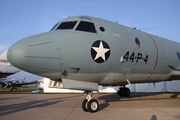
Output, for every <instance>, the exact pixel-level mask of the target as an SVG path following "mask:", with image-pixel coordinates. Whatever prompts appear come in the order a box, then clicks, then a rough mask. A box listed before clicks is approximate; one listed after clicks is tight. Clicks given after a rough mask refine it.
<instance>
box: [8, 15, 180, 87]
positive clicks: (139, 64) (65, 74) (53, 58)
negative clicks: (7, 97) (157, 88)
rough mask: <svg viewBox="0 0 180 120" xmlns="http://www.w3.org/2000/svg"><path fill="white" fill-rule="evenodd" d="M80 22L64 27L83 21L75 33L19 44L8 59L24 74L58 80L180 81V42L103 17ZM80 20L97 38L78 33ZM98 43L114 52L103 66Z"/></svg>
mask: <svg viewBox="0 0 180 120" xmlns="http://www.w3.org/2000/svg"><path fill="white" fill-rule="evenodd" d="M80 17H81V16H76V17H70V18H67V19H64V20H62V21H60V22H58V23H59V24H60V23H61V22H64V21H77V23H76V25H75V26H74V28H73V29H71V30H52V31H50V32H47V33H42V34H38V35H34V36H30V37H27V38H24V39H22V40H20V41H18V42H16V43H15V44H14V45H12V46H11V48H10V49H9V51H8V54H7V56H8V60H9V61H10V62H11V63H12V64H13V65H14V66H16V67H18V68H20V69H22V70H25V71H27V72H30V73H34V74H37V75H40V76H44V77H48V78H50V79H53V80H60V79H72V80H76V81H85V82H94V83H98V84H100V85H124V84H127V81H126V79H128V80H129V81H130V82H131V83H145V82H158V81H166V80H174V79H180V69H179V65H180V53H179V52H180V48H179V46H180V44H179V43H176V42H173V41H170V40H167V39H164V38H160V37H158V36H154V35H151V34H148V33H145V32H142V31H139V30H136V29H132V28H129V27H126V26H123V25H119V24H117V23H113V22H109V21H106V20H102V19H99V18H94V17H87V18H90V19H84V18H83V19H82V18H80ZM80 21H88V22H91V23H94V25H95V28H96V31H97V33H90V32H83V31H77V30H76V28H77V26H78V24H79V23H80ZM59 24H58V25H59ZM58 25H57V26H58ZM57 26H56V28H57ZM100 27H103V28H104V29H105V31H101V30H100ZM136 38H137V39H138V40H139V42H140V45H139V43H136V41H135V39H136ZM96 41H104V42H105V43H107V44H108V46H109V48H110V55H109V58H108V59H106V60H105V61H104V62H102V63H97V62H95V61H94V59H93V58H92V56H91V50H92V45H93V43H94V42H96ZM128 51H129V54H128V55H127V53H128ZM133 53H134V54H133ZM147 56H148V57H147ZM127 57H128V60H127ZM146 57H147V58H146ZM122 58H123V59H122ZM130 58H131V59H130Z"/></svg>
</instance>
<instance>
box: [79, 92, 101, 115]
mask: <svg viewBox="0 0 180 120" xmlns="http://www.w3.org/2000/svg"><path fill="white" fill-rule="evenodd" d="M84 94H86V99H84V101H83V102H82V109H83V110H84V111H85V112H88V111H89V112H91V113H93V112H97V110H98V108H99V103H98V101H97V100H95V99H92V94H93V92H92V91H87V90H85V91H84Z"/></svg>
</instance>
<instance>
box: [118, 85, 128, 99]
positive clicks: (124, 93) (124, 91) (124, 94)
mask: <svg viewBox="0 0 180 120" xmlns="http://www.w3.org/2000/svg"><path fill="white" fill-rule="evenodd" d="M117 94H118V95H119V96H120V97H129V96H130V90H129V88H126V87H125V85H124V86H123V87H121V88H120V89H119V90H118V91H117Z"/></svg>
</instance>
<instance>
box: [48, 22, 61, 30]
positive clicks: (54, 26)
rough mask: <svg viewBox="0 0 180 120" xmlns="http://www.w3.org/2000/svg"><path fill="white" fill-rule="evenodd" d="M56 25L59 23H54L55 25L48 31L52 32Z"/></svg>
mask: <svg viewBox="0 0 180 120" xmlns="http://www.w3.org/2000/svg"><path fill="white" fill-rule="evenodd" d="M58 24H59V23H56V24H55V25H54V26H53V27H52V28H51V30H50V31H52V30H54V29H55V28H56V27H57V25H58Z"/></svg>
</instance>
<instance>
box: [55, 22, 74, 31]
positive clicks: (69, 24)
mask: <svg viewBox="0 0 180 120" xmlns="http://www.w3.org/2000/svg"><path fill="white" fill-rule="evenodd" d="M76 23H77V21H68V22H62V23H61V24H60V25H59V26H58V28H57V30H58V29H73V28H74V26H75V25H76Z"/></svg>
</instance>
